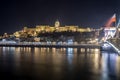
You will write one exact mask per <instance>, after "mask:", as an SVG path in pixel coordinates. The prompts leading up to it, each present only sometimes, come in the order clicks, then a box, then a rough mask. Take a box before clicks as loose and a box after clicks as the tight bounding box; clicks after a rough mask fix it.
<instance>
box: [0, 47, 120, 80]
mask: <svg viewBox="0 0 120 80" xmlns="http://www.w3.org/2000/svg"><path fill="white" fill-rule="evenodd" d="M0 73H1V78H2V80H5V79H8V78H9V79H11V80H13V79H15V80H120V56H118V55H117V54H116V53H112V52H100V51H99V49H91V50H87V51H85V49H81V50H80V49H77V48H74V49H73V48H57V49H56V48H37V47H36V48H29V47H26V48H23V47H21V48H20V47H16V48H15V47H0Z"/></svg>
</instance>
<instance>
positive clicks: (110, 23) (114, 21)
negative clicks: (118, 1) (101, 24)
mask: <svg viewBox="0 0 120 80" xmlns="http://www.w3.org/2000/svg"><path fill="white" fill-rule="evenodd" d="M113 23H114V26H115V23H116V14H114V15H113V16H112V17H111V18H110V19H109V20H108V22H107V24H106V25H105V26H106V27H111V26H113Z"/></svg>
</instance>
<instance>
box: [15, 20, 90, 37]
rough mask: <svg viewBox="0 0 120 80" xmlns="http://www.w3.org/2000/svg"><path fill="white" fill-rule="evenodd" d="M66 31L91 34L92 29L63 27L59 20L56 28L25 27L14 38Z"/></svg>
mask: <svg viewBox="0 0 120 80" xmlns="http://www.w3.org/2000/svg"><path fill="white" fill-rule="evenodd" d="M65 31H71V32H76V31H77V32H91V31H92V29H90V28H80V27H78V26H74V25H71V26H61V25H60V22H59V21H58V20H57V21H56V22H55V24H54V26H49V25H37V26H36V27H35V28H27V27H24V28H23V30H21V31H16V32H15V33H14V36H16V37H21V36H25V35H24V34H25V33H27V34H29V35H30V36H37V34H38V33H47V32H48V33H50V32H65Z"/></svg>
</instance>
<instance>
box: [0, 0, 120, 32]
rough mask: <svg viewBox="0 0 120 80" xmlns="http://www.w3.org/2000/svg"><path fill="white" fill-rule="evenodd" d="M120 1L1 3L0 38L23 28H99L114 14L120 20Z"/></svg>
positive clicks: (4, 0) (18, 0) (21, 0)
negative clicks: (74, 26)
mask: <svg viewBox="0 0 120 80" xmlns="http://www.w3.org/2000/svg"><path fill="white" fill-rule="evenodd" d="M119 3H120V1H119V0H1V1H0V34H3V33H4V32H7V33H12V32H15V31H16V30H21V29H22V28H23V27H24V26H27V27H35V26H36V25H42V24H43V25H44V24H46V25H51V26H52V25H54V22H55V21H56V20H57V19H58V20H59V21H60V22H61V25H63V26H64V25H78V26H82V27H93V28H99V27H101V26H103V25H104V24H105V23H106V22H107V20H108V19H109V18H110V17H111V16H112V15H113V14H114V13H117V16H118V17H119V16H120V6H119V5H120V4H119Z"/></svg>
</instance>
